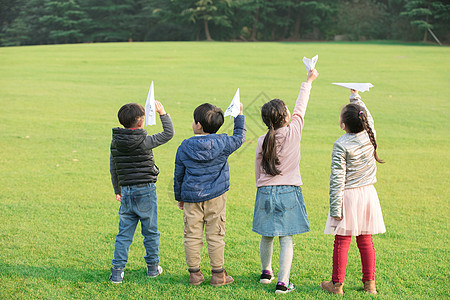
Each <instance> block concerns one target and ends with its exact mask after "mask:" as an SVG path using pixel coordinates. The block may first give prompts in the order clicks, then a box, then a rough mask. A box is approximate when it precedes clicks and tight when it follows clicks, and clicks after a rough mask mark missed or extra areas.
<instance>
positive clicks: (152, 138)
mask: <svg viewBox="0 0 450 300" xmlns="http://www.w3.org/2000/svg"><path fill="white" fill-rule="evenodd" d="M160 118H161V123H162V126H163V132H159V133H157V134H153V135H148V136H147V137H146V138H145V141H144V146H145V147H146V148H148V149H153V148H155V147H158V146H160V145H162V144H165V143H167V142H168V141H170V139H172V137H173V136H174V134H175V131H174V129H173V124H172V120H171V119H170V115H169V114H165V115H163V116H160Z"/></svg>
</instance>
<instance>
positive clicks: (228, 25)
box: [0, 0, 450, 46]
mask: <svg viewBox="0 0 450 300" xmlns="http://www.w3.org/2000/svg"><path fill="white" fill-rule="evenodd" d="M428 29H433V31H434V32H435V33H436V34H437V35H438V36H439V37H441V39H442V40H443V41H444V42H445V41H448V40H450V4H447V3H446V2H445V1H431V0H339V1H336V0H321V1H317V0H316V1H314V0H270V1H269V0H194V1H185V0H170V1H167V0H29V1H25V0H17V1H11V0H4V1H2V2H1V3H0V45H1V46H11V45H30V44H52V43H74V42H112V41H155V40H209V41H210V40H247V41H248V40H250V41H280V40H291V41H296V40H332V39H334V38H335V36H337V35H340V36H347V38H348V39H350V40H366V39H371V40H372V39H376V40H383V39H398V40H420V39H421V38H422V37H423V38H422V40H424V41H427V40H428V39H429V38H428V35H427V32H428Z"/></svg>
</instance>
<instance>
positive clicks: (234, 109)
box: [224, 89, 241, 118]
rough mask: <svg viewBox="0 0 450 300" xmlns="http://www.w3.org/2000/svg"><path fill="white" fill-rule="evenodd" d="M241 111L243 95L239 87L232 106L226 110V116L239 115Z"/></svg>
mask: <svg viewBox="0 0 450 300" xmlns="http://www.w3.org/2000/svg"><path fill="white" fill-rule="evenodd" d="M240 111H241V96H240V95H239V89H237V91H236V94H234V97H233V100H231V103H230V106H228V108H227V110H226V111H225V114H224V116H225V117H226V116H232V117H235V118H236V117H237V115H239V113H240Z"/></svg>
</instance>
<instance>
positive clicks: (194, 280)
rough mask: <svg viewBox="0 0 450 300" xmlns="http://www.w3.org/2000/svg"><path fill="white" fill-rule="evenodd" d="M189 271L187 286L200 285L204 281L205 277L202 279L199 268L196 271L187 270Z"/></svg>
mask: <svg viewBox="0 0 450 300" xmlns="http://www.w3.org/2000/svg"><path fill="white" fill-rule="evenodd" d="M188 271H189V284H192V285H200V284H201V283H202V282H203V281H205V277H203V273H202V271H200V268H198V269H191V268H189V269H188Z"/></svg>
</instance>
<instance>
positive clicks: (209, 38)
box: [203, 17, 213, 42]
mask: <svg viewBox="0 0 450 300" xmlns="http://www.w3.org/2000/svg"><path fill="white" fill-rule="evenodd" d="M203 23H204V24H205V35H206V40H207V41H210V42H211V41H213V39H212V38H211V34H210V33H209V26H208V20H207V19H206V17H205V18H204V19H203Z"/></svg>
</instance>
